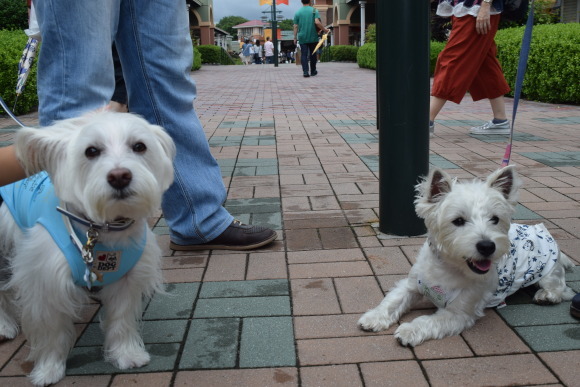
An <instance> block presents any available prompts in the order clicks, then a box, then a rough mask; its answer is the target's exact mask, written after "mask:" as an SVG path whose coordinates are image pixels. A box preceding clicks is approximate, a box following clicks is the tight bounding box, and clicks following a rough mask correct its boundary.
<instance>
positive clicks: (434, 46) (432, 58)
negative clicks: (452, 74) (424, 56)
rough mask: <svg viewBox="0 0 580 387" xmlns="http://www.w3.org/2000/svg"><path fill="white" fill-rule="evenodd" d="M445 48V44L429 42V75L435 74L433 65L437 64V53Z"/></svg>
mask: <svg viewBox="0 0 580 387" xmlns="http://www.w3.org/2000/svg"><path fill="white" fill-rule="evenodd" d="M444 48H445V42H435V41H432V42H431V50H430V53H429V75H430V76H433V74H434V73H435V65H436V64H437V57H438V56H439V53H440V52H441V51H443V49H444Z"/></svg>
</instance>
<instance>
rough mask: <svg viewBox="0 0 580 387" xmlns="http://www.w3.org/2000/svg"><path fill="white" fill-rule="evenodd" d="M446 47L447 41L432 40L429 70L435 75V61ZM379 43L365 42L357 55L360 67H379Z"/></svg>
mask: <svg viewBox="0 0 580 387" xmlns="http://www.w3.org/2000/svg"><path fill="white" fill-rule="evenodd" d="M443 47H445V43H441V42H435V41H433V42H431V54H430V55H431V56H430V65H429V71H430V74H431V75H433V72H434V70H435V63H437V56H438V55H439V53H440V52H441V50H443ZM376 58H377V44H376V43H365V44H364V45H363V46H362V47H361V48H360V49H359V50H358V54H357V57H356V61H357V63H358V65H359V67H362V68H366V69H376V68H377V60H376Z"/></svg>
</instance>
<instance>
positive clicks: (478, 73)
mask: <svg viewBox="0 0 580 387" xmlns="http://www.w3.org/2000/svg"><path fill="white" fill-rule="evenodd" d="M499 19H500V15H491V17H490V24H491V30H490V31H489V32H488V33H487V34H478V33H477V32H476V31H475V20H476V18H475V17H473V16H470V15H466V16H463V17H455V16H452V18H451V22H452V28H451V34H450V36H449V41H448V42H447V45H446V46H445V48H444V49H443V51H441V53H440V54H439V57H438V58H437V64H436V66H435V75H434V79H433V87H432V89H431V95H433V96H435V97H438V98H443V99H445V100H448V101H453V102H455V103H457V104H458V103H460V102H461V100H462V99H463V96H464V95H465V93H466V92H467V91H469V93H470V94H471V98H473V100H474V101H479V100H481V99H484V98H489V99H493V98H497V97H500V96H502V95H504V94H506V93H507V92H509V91H510V87H509V85H508V84H507V81H506V80H505V77H504V76H503V72H502V70H501V65H500V64H499V61H498V60H497V57H496V55H497V47H496V45H495V41H494V37H495V33H496V32H497V27H498V24H499Z"/></svg>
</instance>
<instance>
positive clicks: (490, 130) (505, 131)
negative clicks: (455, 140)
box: [469, 129, 510, 135]
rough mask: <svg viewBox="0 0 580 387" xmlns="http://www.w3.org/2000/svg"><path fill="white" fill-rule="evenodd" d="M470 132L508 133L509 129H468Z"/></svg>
mask: <svg viewBox="0 0 580 387" xmlns="http://www.w3.org/2000/svg"><path fill="white" fill-rule="evenodd" d="M469 133H470V134H484V135H485V134H510V130H509V129H486V130H485V131H481V132H480V131H471V130H470V131H469Z"/></svg>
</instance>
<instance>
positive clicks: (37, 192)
mask: <svg viewBox="0 0 580 387" xmlns="http://www.w3.org/2000/svg"><path fill="white" fill-rule="evenodd" d="M0 196H2V199H3V200H4V202H5V203H6V205H7V206H8V209H9V210H10V212H11V214H12V216H13V218H14V220H15V221H16V224H18V226H19V227H20V228H21V229H22V230H24V231H25V230H26V229H30V228H32V227H33V226H34V225H36V224H37V223H38V224H40V225H42V226H43V227H44V228H45V229H46V230H47V231H48V232H49V233H50V235H51V236H52V238H53V239H54V241H55V243H56V244H57V245H58V247H59V248H60V249H61V251H62V253H63V254H64V256H65V257H66V259H67V261H68V264H69V266H70V269H71V272H72V277H73V280H74V283H75V284H76V285H79V286H87V287H89V288H90V287H91V285H92V286H104V285H108V284H111V283H113V282H115V281H117V280H119V279H120V278H121V277H123V276H124V275H125V274H127V273H128V272H129V271H130V270H131V269H132V268H133V266H135V264H136V263H137V262H138V261H139V258H141V255H142V254H143V249H144V247H145V242H146V235H147V233H146V227H147V226H146V225H145V226H144V227H143V233H142V234H141V238H137V239H134V240H132V241H131V242H132V243H131V244H130V245H129V246H128V247H119V246H111V245H106V244H100V243H97V244H96V245H95V247H94V249H93V259H94V261H93V269H94V270H95V271H97V272H98V273H99V274H102V281H101V280H100V279H99V280H95V281H93V282H92V284H89V283H87V282H86V281H85V279H84V275H85V272H86V270H87V265H86V264H85V262H84V260H83V258H82V256H81V253H80V251H79V249H78V248H77V247H76V246H75V245H74V244H73V242H72V240H71V236H70V235H69V233H68V231H67V227H66V225H65V223H64V221H63V215H61V214H60V213H59V212H58V211H57V210H56V207H57V206H58V205H59V200H58V198H57V196H56V194H55V193H54V186H53V185H52V182H51V181H50V177H49V176H48V174H47V173H46V172H41V173H39V174H36V175H34V176H31V177H29V178H27V179H24V180H20V181H18V182H16V183H13V184H10V185H7V186H4V187H1V188H0ZM73 230H74V232H75V234H76V235H77V237H78V239H79V240H80V242H81V243H82V244H85V243H86V242H87V237H86V235H84V234H83V233H81V232H79V231H78V230H77V229H76V228H75V227H73ZM39 262H40V261H39Z"/></svg>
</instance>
